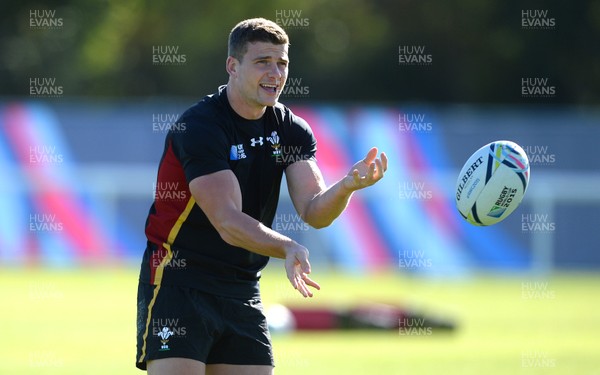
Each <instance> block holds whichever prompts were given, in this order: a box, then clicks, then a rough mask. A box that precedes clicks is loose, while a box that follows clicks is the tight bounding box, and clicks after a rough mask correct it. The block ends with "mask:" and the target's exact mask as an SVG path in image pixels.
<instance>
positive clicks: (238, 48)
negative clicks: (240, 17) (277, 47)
mask: <svg viewBox="0 0 600 375" xmlns="http://www.w3.org/2000/svg"><path fill="white" fill-rule="evenodd" d="M254 42H269V43H273V44H287V45H289V44H290V40H289V38H288V36H287V34H286V32H285V31H284V30H283V29H282V28H281V26H279V25H278V24H276V23H275V22H273V21H269V20H267V19H264V18H251V19H247V20H244V21H242V22H240V23H238V24H237V25H235V27H234V28H233V29H232V30H231V33H229V42H228V45H227V47H228V51H227V53H228V54H229V56H232V57H235V58H236V59H238V60H239V61H242V57H243V56H244V55H245V54H246V51H247V50H248V47H247V44H248V43H254Z"/></svg>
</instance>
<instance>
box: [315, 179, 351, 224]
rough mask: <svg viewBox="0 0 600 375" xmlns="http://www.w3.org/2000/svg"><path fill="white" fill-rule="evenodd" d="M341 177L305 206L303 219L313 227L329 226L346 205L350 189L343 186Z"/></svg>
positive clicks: (348, 200)
mask: <svg viewBox="0 0 600 375" xmlns="http://www.w3.org/2000/svg"><path fill="white" fill-rule="evenodd" d="M343 181H344V180H343V179H342V180H340V181H338V182H336V183H335V184H333V185H331V186H330V187H329V188H327V189H326V190H324V191H323V192H321V194H318V195H317V196H315V197H314V198H313V199H312V200H311V201H310V203H309V204H308V206H307V208H306V212H305V213H304V217H303V220H304V221H305V222H307V223H308V224H309V225H310V226H312V227H314V228H323V227H326V226H329V225H330V224H331V223H332V222H333V221H334V220H335V219H336V218H337V217H338V216H340V214H341V213H342V212H344V210H345V209H346V207H347V206H348V202H350V197H352V190H350V189H348V188H346V187H344V183H343Z"/></svg>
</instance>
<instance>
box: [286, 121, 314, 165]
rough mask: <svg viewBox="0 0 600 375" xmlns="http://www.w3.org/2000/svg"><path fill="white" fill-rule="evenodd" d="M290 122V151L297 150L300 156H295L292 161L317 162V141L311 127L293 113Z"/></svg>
mask: <svg viewBox="0 0 600 375" xmlns="http://www.w3.org/2000/svg"><path fill="white" fill-rule="evenodd" d="M290 120H291V129H290V130H291V131H290V135H291V139H290V144H291V145H292V147H290V148H289V149H290V150H294V149H296V150H297V151H296V152H298V154H297V155H295V157H294V158H291V160H295V161H298V160H316V157H315V155H316V153H317V139H316V138H315V136H314V134H313V131H312V129H311V128H310V125H308V123H307V122H306V121H305V120H304V119H303V118H302V117H299V116H296V115H295V114H293V113H292V112H291V111H290ZM296 152H294V153H296ZM290 164H291V163H290Z"/></svg>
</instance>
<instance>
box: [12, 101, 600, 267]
mask: <svg viewBox="0 0 600 375" xmlns="http://www.w3.org/2000/svg"><path fill="white" fill-rule="evenodd" d="M190 104H192V103H191V102H182V101H169V100H150V101H144V102H126V103H120V102H119V103H116V102H89V101H76V100H72V101H68V100H61V101H60V102H58V101H57V102H56V103H51V102H50V103H49V101H48V102H45V103H41V102H12V103H4V104H3V105H2V106H0V121H1V122H0V170H1V171H2V172H3V173H2V175H3V176H4V178H3V181H2V183H1V188H0V193H1V195H0V264H4V265H16V266H22V265H30V264H39V265H44V266H46V265H48V266H69V265H81V264H115V263H126V264H129V263H137V262H139V260H140V257H141V254H142V251H143V249H144V246H145V238H144V221H145V218H146V214H147V212H148V209H149V207H150V204H151V202H152V198H153V189H154V187H153V186H154V185H153V184H154V181H155V173H156V168H157V165H158V161H159V159H160V157H161V154H162V149H163V142H164V137H165V135H166V134H167V132H168V130H169V129H170V128H171V127H172V125H173V123H174V122H175V121H176V119H177V118H178V117H179V115H180V114H182V113H183V111H185V109H186V108H187V107H188V106H189V105H190ZM292 109H293V110H294V111H295V113H296V114H298V115H300V116H301V117H303V118H305V119H306V120H307V121H308V123H309V124H310V125H311V127H312V128H313V130H314V132H315V135H316V137H317V140H318V152H317V159H318V162H319V165H320V167H321V169H322V170H323V173H324V175H325V178H326V180H327V182H328V183H333V182H335V181H336V180H337V179H339V178H341V177H342V176H343V175H344V174H346V173H347V172H348V170H349V168H350V166H351V165H352V164H354V162H356V161H357V160H360V159H362V158H363V157H364V155H365V153H366V152H367V151H368V149H369V148H370V147H372V146H377V147H378V148H379V149H380V151H385V152H386V153H387V155H388V158H389V160H390V162H389V170H388V173H387V175H386V177H385V179H384V180H383V181H382V182H380V183H379V184H377V185H376V186H374V187H372V188H371V189H368V190H364V191H361V192H358V193H356V194H355V195H354V197H353V200H352V202H351V204H350V206H349V207H348V209H347V211H346V212H345V213H344V214H343V216H342V217H340V218H339V219H338V220H337V221H336V222H335V223H334V224H333V225H332V226H331V227H329V228H325V229H322V230H318V231H317V230H314V229H312V228H309V227H308V226H307V225H305V224H303V223H301V221H300V220H299V217H298V216H297V214H296V213H295V211H294V209H293V206H292V204H291V202H290V200H289V197H288V196H287V190H286V187H285V186H282V201H281V204H280V208H279V211H278V214H277V216H276V218H275V222H274V224H273V227H274V229H275V230H278V231H280V232H282V233H284V234H286V235H289V236H290V237H293V238H295V239H297V240H298V241H301V242H302V243H303V244H305V245H306V246H307V247H309V249H311V256H312V258H313V262H323V263H327V264H330V265H332V266H336V267H340V268H344V269H347V270H353V271H360V272H362V271H377V270H380V269H390V268H391V269H395V270H398V271H399V272H407V273H418V274H426V275H432V276H460V275H464V274H466V273H468V272H471V271H473V270H481V269H494V270H541V271H550V270H552V269H554V268H563V269H564V268H577V269H584V268H593V269H598V268H600V251H598V246H597V244H598V242H599V239H600V235H599V234H598V230H597V229H596V228H598V227H600V216H599V215H598V214H597V212H598V206H599V205H600V158H598V157H597V156H595V151H596V148H597V143H598V140H600V125H599V124H600V112H598V111H592V110H586V111H583V110H581V109H576V108H561V109H556V108H548V107H537V108H531V107H530V108H515V107H488V108H483V107H476V108H474V107H466V106H451V107H428V106H417V105H412V106H410V105H406V106H404V105H401V106H397V107H393V106H390V107H382V106H367V107H347V106H292ZM500 139H508V140H512V141H515V142H517V143H518V144H520V145H521V146H522V147H523V148H524V149H525V151H526V152H527V153H528V155H529V158H530V162H531V183H530V187H529V190H528V192H527V195H526V197H525V199H524V202H523V204H522V206H521V207H519V208H518V209H517V210H516V211H515V212H514V213H513V214H512V215H511V216H510V217H509V218H508V219H506V220H505V221H503V222H502V223H500V224H498V225H495V226H493V227H485V228H481V227H473V226H471V225H469V224H467V223H466V222H465V221H464V220H463V219H462V218H461V217H460V215H459V214H458V212H457V211H456V209H455V207H454V188H455V182H456V177H457V173H458V171H459V169H460V167H461V166H462V164H463V163H464V162H465V161H466V160H467V158H468V157H469V156H470V155H471V153H472V152H474V151H475V150H476V149H478V148H479V147H481V146H482V145H484V144H486V143H489V142H491V141H494V140H500ZM284 185H285V184H284Z"/></svg>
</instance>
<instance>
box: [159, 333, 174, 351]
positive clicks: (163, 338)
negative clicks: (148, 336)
mask: <svg viewBox="0 0 600 375" xmlns="http://www.w3.org/2000/svg"><path fill="white" fill-rule="evenodd" d="M171 336H173V331H171V330H170V329H169V328H168V327H163V329H162V331H160V332H158V337H160V342H161V344H162V345H161V346H160V351H161V352H164V351H166V350H171V348H169V337H171Z"/></svg>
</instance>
